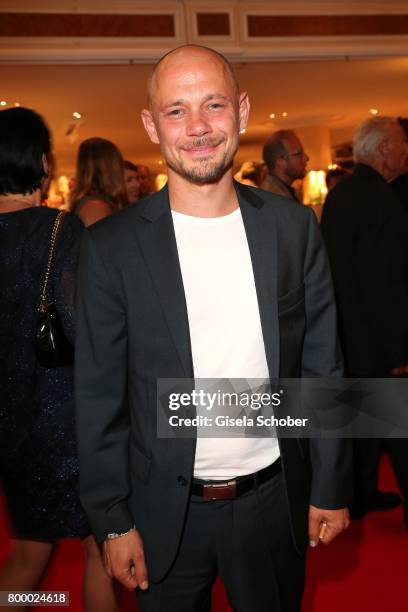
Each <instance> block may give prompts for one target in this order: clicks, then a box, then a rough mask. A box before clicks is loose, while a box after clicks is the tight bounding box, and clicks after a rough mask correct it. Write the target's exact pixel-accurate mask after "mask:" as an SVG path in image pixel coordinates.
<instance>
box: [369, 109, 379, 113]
mask: <svg viewBox="0 0 408 612" xmlns="http://www.w3.org/2000/svg"><path fill="white" fill-rule="evenodd" d="M370 113H371V114H372V115H378V108H370Z"/></svg>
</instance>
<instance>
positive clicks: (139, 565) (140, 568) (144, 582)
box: [133, 551, 149, 591]
mask: <svg viewBox="0 0 408 612" xmlns="http://www.w3.org/2000/svg"><path fill="white" fill-rule="evenodd" d="M133 569H134V574H135V579H136V581H137V584H138V586H139V587H140V588H141V589H142V591H145V590H146V589H147V588H148V587H149V582H148V579H147V568H146V563H145V559H144V554H143V552H142V551H140V552H139V553H138V554H137V557H136V558H135V565H134V567H133Z"/></svg>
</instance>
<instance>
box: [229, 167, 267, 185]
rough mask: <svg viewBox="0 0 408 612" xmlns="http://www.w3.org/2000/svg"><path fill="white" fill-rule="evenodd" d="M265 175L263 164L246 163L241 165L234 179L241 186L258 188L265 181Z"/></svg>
mask: <svg viewBox="0 0 408 612" xmlns="http://www.w3.org/2000/svg"><path fill="white" fill-rule="evenodd" d="M266 173H267V171H266V167H265V164H262V163H260V162H257V161H246V162H244V163H243V164H242V166H241V168H240V169H239V171H238V172H237V173H236V174H235V176H234V178H235V180H237V181H239V182H240V183H242V184H243V185H250V186H251V187H260V186H261V185H262V183H263V181H264V179H265V176H266Z"/></svg>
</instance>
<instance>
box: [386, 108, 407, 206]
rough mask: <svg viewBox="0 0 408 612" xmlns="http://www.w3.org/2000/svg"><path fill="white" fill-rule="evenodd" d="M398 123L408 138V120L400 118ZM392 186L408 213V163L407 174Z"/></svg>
mask: <svg viewBox="0 0 408 612" xmlns="http://www.w3.org/2000/svg"><path fill="white" fill-rule="evenodd" d="M398 121H399V122H400V125H401V126H402V128H403V129H404V131H405V134H406V135H407V137H408V119H406V118H405V117H399V119H398ZM390 185H391V187H392V188H393V190H394V191H395V193H396V194H397V196H398V197H399V199H400V202H401V204H402V205H403V207H404V208H405V210H406V211H407V212H408V162H407V166H406V169H405V172H404V173H403V174H401V175H400V176H398V177H397V178H396V179H395V180H394V181H392V182H391V183H390Z"/></svg>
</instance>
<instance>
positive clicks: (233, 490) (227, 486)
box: [191, 457, 282, 501]
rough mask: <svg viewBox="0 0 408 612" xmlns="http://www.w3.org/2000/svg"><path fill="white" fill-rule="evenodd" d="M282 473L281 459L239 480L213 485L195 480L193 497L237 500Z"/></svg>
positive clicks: (238, 478) (192, 488)
mask: <svg viewBox="0 0 408 612" xmlns="http://www.w3.org/2000/svg"><path fill="white" fill-rule="evenodd" d="M281 471H282V465H281V460H280V457H279V459H277V460H276V461H275V462H274V463H272V464H271V465H268V466H267V467H266V468H263V469H262V470H259V472H255V474H248V475H246V476H237V478H234V479H233V480H228V481H226V482H217V481H212V482H211V483H205V481H197V480H193V484H192V487H191V495H198V496H199V497H203V498H204V499H205V500H207V501H210V500H215V499H235V498H236V497H239V496H240V495H243V494H244V493H248V492H249V491H255V490H256V489H257V488H258V487H259V486H260V485H261V484H262V483H264V482H266V481H267V480H271V479H272V478H273V477H274V476H276V475H277V474H279V472H281Z"/></svg>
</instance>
